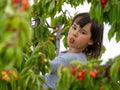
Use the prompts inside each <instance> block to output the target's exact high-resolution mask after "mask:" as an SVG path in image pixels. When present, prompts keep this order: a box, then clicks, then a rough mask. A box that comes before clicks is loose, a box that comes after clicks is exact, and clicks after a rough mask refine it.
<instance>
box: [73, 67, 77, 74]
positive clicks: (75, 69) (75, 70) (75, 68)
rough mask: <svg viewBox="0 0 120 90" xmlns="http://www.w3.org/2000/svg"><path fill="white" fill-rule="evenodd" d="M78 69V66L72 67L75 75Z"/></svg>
mask: <svg viewBox="0 0 120 90" xmlns="http://www.w3.org/2000/svg"><path fill="white" fill-rule="evenodd" d="M77 71H78V68H77V67H73V68H72V75H75V74H76V72H77Z"/></svg>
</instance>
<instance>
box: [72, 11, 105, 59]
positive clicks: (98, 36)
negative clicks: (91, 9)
mask: <svg viewBox="0 0 120 90" xmlns="http://www.w3.org/2000/svg"><path fill="white" fill-rule="evenodd" d="M74 22H76V23H77V24H79V25H80V27H81V28H83V27H84V26H85V25H86V24H88V23H91V29H90V30H91V34H92V35H91V39H92V40H93V45H88V46H87V48H86V49H85V50H84V52H85V53H86V55H87V56H89V57H98V56H99V55H100V52H101V49H102V44H103V30H104V25H103V24H99V23H98V21H97V20H95V19H91V18H90V15H89V13H79V14H77V15H76V16H75V17H74V18H73V21H72V24H73V23H74Z"/></svg>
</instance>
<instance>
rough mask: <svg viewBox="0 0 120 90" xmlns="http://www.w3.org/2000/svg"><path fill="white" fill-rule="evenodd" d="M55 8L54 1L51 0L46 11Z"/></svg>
mask: <svg viewBox="0 0 120 90" xmlns="http://www.w3.org/2000/svg"><path fill="white" fill-rule="evenodd" d="M54 8H55V2H54V0H52V2H51V3H50V5H49V8H48V12H49V13H50V12H52V10H53V9H54Z"/></svg>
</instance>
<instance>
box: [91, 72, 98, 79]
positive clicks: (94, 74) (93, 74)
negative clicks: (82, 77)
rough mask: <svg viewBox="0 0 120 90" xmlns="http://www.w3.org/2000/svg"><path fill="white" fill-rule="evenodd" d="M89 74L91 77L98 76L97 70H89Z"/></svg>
mask: <svg viewBox="0 0 120 90" xmlns="http://www.w3.org/2000/svg"><path fill="white" fill-rule="evenodd" d="M90 76H91V77H93V78H96V77H97V76H98V72H96V71H90Z"/></svg>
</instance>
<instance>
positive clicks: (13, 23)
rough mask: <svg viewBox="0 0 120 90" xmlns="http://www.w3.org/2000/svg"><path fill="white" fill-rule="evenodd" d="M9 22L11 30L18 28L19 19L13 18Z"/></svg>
mask: <svg viewBox="0 0 120 90" xmlns="http://www.w3.org/2000/svg"><path fill="white" fill-rule="evenodd" d="M10 22H11V24H12V27H13V28H18V27H19V25H20V20H19V17H14V18H13V19H12V21H10Z"/></svg>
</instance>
